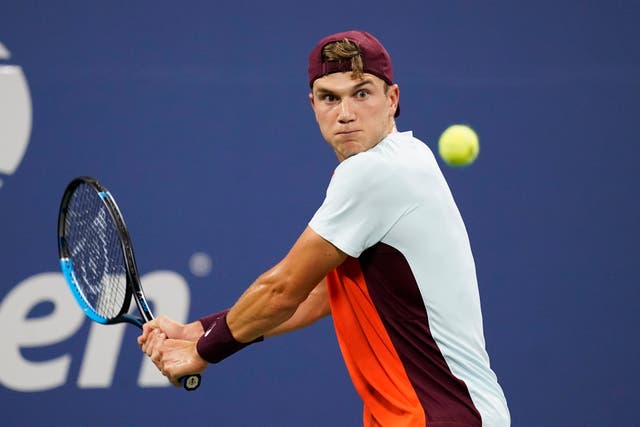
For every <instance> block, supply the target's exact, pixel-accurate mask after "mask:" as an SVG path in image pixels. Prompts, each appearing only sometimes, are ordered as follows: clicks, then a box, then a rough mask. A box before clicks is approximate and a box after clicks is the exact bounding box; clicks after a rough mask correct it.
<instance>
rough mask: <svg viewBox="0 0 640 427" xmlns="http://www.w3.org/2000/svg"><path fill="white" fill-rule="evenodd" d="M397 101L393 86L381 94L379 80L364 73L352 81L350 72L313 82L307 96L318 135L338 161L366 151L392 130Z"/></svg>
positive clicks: (329, 75) (397, 92)
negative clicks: (332, 151)
mask: <svg viewBox="0 0 640 427" xmlns="http://www.w3.org/2000/svg"><path fill="white" fill-rule="evenodd" d="M398 98H399V89H398V86H397V85H392V86H390V87H389V88H388V90H387V91H386V92H385V83H384V81H383V80H382V79H380V78H378V77H376V76H374V75H372V74H368V73H365V74H364V75H363V77H362V78H361V79H355V80H354V79H352V78H351V72H350V71H349V72H345V73H332V74H328V75H326V76H324V77H321V78H319V79H317V80H316V81H315V82H313V88H312V92H311V93H310V94H309V99H310V100H311V106H312V108H313V111H314V113H315V116H316V121H317V122H318V125H319V126H320V132H321V133H322V136H323V137H324V139H325V140H326V141H327V142H328V143H329V145H331V147H333V150H334V151H335V152H336V154H337V156H338V160H339V161H343V160H344V159H346V158H348V157H351V156H353V155H354V154H358V153H361V152H363V151H366V150H368V149H370V148H371V147H373V146H375V145H376V144H377V143H378V142H380V141H381V140H382V139H383V138H384V137H385V136H387V135H388V134H389V133H391V132H392V131H395V122H394V120H393V115H394V113H395V110H396V107H397V105H398Z"/></svg>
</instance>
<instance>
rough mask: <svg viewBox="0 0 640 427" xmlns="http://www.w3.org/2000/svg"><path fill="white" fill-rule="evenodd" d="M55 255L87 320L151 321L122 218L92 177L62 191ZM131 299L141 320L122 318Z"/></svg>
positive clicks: (109, 195)
mask: <svg viewBox="0 0 640 427" xmlns="http://www.w3.org/2000/svg"><path fill="white" fill-rule="evenodd" d="M58 252H59V258H60V267H61V270H62V273H63V274H64V277H65V279H66V281H67V284H68V285H69V287H70V289H71V292H72V294H73V296H74V297H75V299H76V301H77V302H78V304H79V305H80V307H81V308H82V310H83V311H84V312H85V314H86V315H87V316H88V317H89V318H90V319H91V320H93V321H96V322H98V323H102V324H111V323H120V322H129V323H133V324H136V325H137V326H141V325H142V324H143V323H145V322H146V321H148V320H151V319H152V318H153V316H152V315H151V312H150V310H149V307H148V304H147V303H146V301H145V300H144V294H143V293H142V289H141V286H140V280H139V277H138V273H137V267H136V264H135V259H134V257H133V247H132V245H131V239H130V237H129V232H128V230H127V227H126V224H125V222H124V218H123V217H122V214H121V212H120V209H119V208H118V205H117V204H116V202H115V199H114V198H113V196H111V194H110V193H109V191H108V190H107V189H106V188H105V187H104V186H103V185H101V184H100V183H99V182H98V181H97V180H96V179H94V178H91V177H78V178H75V179H74V180H72V181H71V182H70V183H69V185H68V186H67V188H66V189H65V191H64V193H63V196H62V201H61V203H60V210H59V215H58ZM132 295H134V296H135V298H136V303H137V304H138V308H139V309H140V313H141V314H142V317H143V319H138V318H135V317H132V316H129V315H127V314H126V313H127V312H128V310H129V307H130V304H131V297H132ZM138 298H140V299H141V300H142V302H140V301H138Z"/></svg>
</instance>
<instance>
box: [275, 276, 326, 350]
mask: <svg viewBox="0 0 640 427" xmlns="http://www.w3.org/2000/svg"><path fill="white" fill-rule="evenodd" d="M330 313H331V307H330V305H329V291H328V289H327V282H326V280H325V279H323V280H322V282H320V283H318V285H317V286H316V287H315V288H313V290H312V291H311V292H310V293H309V296H308V297H307V299H306V300H304V301H303V302H302V303H301V304H300V305H299V306H298V309H297V310H296V312H295V313H294V314H293V316H291V317H290V318H289V319H288V320H286V321H284V322H283V323H281V324H279V325H278V326H276V327H275V328H273V329H272V330H270V331H269V332H267V333H265V334H264V336H265V338H266V337H272V336H275V335H280V334H286V333H288V332H293V331H295V330H298V329H301V328H305V327H307V326H309V325H311V324H312V323H314V322H316V321H317V320H320V319H322V318H323V317H325V316H328V315H329V314H330Z"/></svg>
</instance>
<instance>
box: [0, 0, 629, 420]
mask: <svg viewBox="0 0 640 427" xmlns="http://www.w3.org/2000/svg"><path fill="white" fill-rule="evenodd" d="M307 3H308V4H307ZM639 19H640V3H639V2H636V1H614V2H605V1H600V2H596V1H578V0H573V1H558V2H548V1H542V2H533V3H531V2H512V1H484V2H480V1H461V0H453V1H447V2H443V1H406V0H398V1H395V2H391V3H390V2H382V1H379V0H373V1H369V2H362V1H360V2H352V1H336V0H327V1H324V2H313V3H311V2H304V1H294V0H276V1H247V0H238V1H234V2H213V1H210V2H205V1H193V2H181V3H178V2H166V1H154V2H151V1H136V2H86V1H77V0H76V1H67V2H35V1H28V0H27V1H19V2H18V1H8V0H0V241H1V242H2V244H1V245H0V304H1V305H0V325H2V326H0V384H1V385H0V402H2V412H1V415H0V423H1V424H3V425H60V426H63V425H64V426H68V425H87V424H88V422H87V421H86V419H87V418H88V419H90V420H91V423H92V424H94V425H187V424H190V423H193V422H195V421H197V422H199V423H200V422H204V423H207V424H209V425H218V426H328V425H331V426H357V425H359V424H360V423H361V421H360V420H361V403H360V401H359V398H358V396H357V395H356V393H355V391H354V390H353V388H352V386H351V383H350V381H349V378H348V376H347V373H346V370H345V368H344V366H343V363H342V359H341V357H340V354H339V350H338V347H337V344H336V342H335V336H334V333H333V329H332V325H331V320H330V319H325V320H323V321H321V322H319V323H317V324H315V325H313V326H312V327H310V328H308V329H307V330H304V331H299V332H296V333H293V334H290V335H288V336H282V337H277V338H274V339H271V340H268V341H267V342H265V343H263V344H261V345H257V346H253V347H251V348H249V349H247V350H246V351H244V352H241V353H239V354H238V355H237V356H235V357H233V358H231V359H228V360H226V361H225V362H223V363H222V364H220V365H217V366H213V367H210V368H209V369H208V370H207V371H206V373H205V375H204V383H203V386H202V387H201V388H200V389H199V390H198V391H197V392H194V393H186V392H183V391H181V390H178V389H174V388H172V387H168V386H166V383H165V382H164V381H163V379H162V378H161V377H159V376H158V375H157V374H156V373H155V372H154V371H153V369H150V367H149V365H148V362H145V361H144V358H143V357H142V355H141V354H140V353H139V351H138V348H137V345H136V343H135V337H136V335H137V331H136V330H135V328H126V327H123V328H118V327H114V328H106V327H100V326H97V325H90V323H89V321H88V320H86V321H85V320H84V318H83V317H82V315H81V313H79V312H78V310H77V308H76V307H75V306H73V302H72V301H71V300H70V299H69V298H70V295H69V294H68V291H67V289H66V288H65V285H64V282H63V280H62V277H61V275H60V273H59V270H58V265H57V246H56V220H57V210H58V204H59V200H60V196H61V194H62V191H63V189H64V187H65V186H66V184H67V183H68V181H69V180H71V179H72V178H73V177H75V176H77V175H85V174H86V175H93V176H95V177H97V178H99V179H100V180H101V181H102V182H103V183H104V184H105V185H106V186H108V187H109V188H110V189H111V191H112V192H113V193H114V194H115V196H116V198H117V199H118V202H119V204H120V207H121V208H122V210H123V211H124V214H125V218H126V220H127V222H128V225H129V227H130V229H131V234H132V237H133V240H134V244H135V247H136V253H137V259H138V263H139V268H140V270H141V273H142V274H143V275H144V276H143V284H144V285H145V288H147V291H148V293H149V294H150V296H151V297H152V299H153V300H154V304H155V305H156V311H158V312H164V313H167V314H171V315H173V316H175V317H178V318H183V319H184V320H186V319H190V320H193V319H195V318H197V317H199V316H201V315H204V314H208V313H210V312H213V311H217V310H219V309H221V308H224V307H227V306H229V305H231V304H232V303H233V302H234V301H235V299H236V298H237V297H238V296H239V295H240V293H241V292H242V291H243V290H244V288H245V287H246V286H247V285H248V284H249V283H250V282H251V281H252V280H253V279H254V278H255V277H256V276H257V275H259V274H260V273H261V272H263V271H264V270H266V269H267V268H269V267H271V266H272V265H273V264H274V263H275V262H276V261H278V260H279V259H280V257H282V256H283V255H284V254H285V252H286V251H287V249H288V248H289V247H290V245H291V244H292V243H293V241H294V240H295V238H296V237H297V235H298V233H300V232H301V231H302V229H303V228H304V226H305V225H306V222H307V221H308V220H309V219H310V217H311V215H312V214H313V212H314V211H315V209H316V208H317V207H318V206H319V204H320V203H321V201H322V199H323V194H324V190H325V187H326V185H327V183H328V180H329V178H330V176H331V173H332V170H333V168H334V167H335V165H336V160H335V158H334V155H333V153H332V152H331V150H330V149H329V148H328V147H327V146H326V145H325V143H324V141H323V140H322V138H321V136H320V133H319V131H318V129H317V127H316V124H315V121H314V118H313V115H312V112H311V109H310V107H309V105H308V104H309V103H308V100H307V93H308V87H307V83H306V61H307V55H308V52H309V50H310V49H311V48H312V47H313V45H314V44H315V42H316V41H317V40H319V39H320V38H321V37H322V36H324V35H326V34H328V33H330V32H335V31H341V30H346V29H353V28H359V29H365V30H368V31H370V32H372V33H374V34H375V35H376V36H378V38H379V39H380V40H381V41H382V42H383V43H384V44H385V45H386V47H387V49H388V50H389V52H390V53H391V56H392V58H393V60H394V65H395V71H396V78H397V81H398V83H399V85H400V89H401V104H402V115H401V116H400V118H399V120H398V127H399V129H400V130H413V131H414V133H415V135H416V136H418V137H419V138H421V139H423V140H424V141H425V142H426V143H427V145H429V146H430V147H431V148H432V149H433V150H435V149H436V148H437V140H438V137H439V135H440V134H441V133H442V131H443V130H444V129H445V128H446V127H447V126H449V125H451V124H454V123H466V124H470V125H471V126H473V127H474V128H475V129H476V131H477V132H478V134H479V137H480V142H481V152H480V156H479V158H478V160H477V161H476V163H475V164H473V165H472V166H471V167H468V168H463V169H453V168H450V167H447V166H446V165H444V164H442V167H443V170H444V173H445V175H446V177H447V179H448V180H449V183H450V186H451V188H452V191H453V193H454V196H455V198H456V200H457V202H458V204H459V207H460V210H461V211H462V214H463V217H464V218H465V222H466V225H467V228H468V230H469V234H470V237H471V243H472V247H473V250H474V254H475V257H476V261H477V268H478V276H479V283H480V292H481V298H482V304H483V311H484V322H485V334H486V340H487V347H488V350H489V353H490V356H491V362H492V365H493V367H494V369H495V371H496V372H497V374H498V377H499V380H500V382H501V384H502V385H503V387H504V390H505V393H506V395H507V399H508V401H509V405H510V409H511V413H512V418H513V425H515V426H542V425H545V426H551V425H554V426H555V425H557V426H631V425H638V420H637V408H638V405H639V404H640V399H639V398H638V393H637V384H638V383H639V382H640V369H639V368H638V360H640V346H639V344H638V341H637V329H638V326H639V324H638V320H637V319H638V316H637V310H638V297H639V296H640V292H639V291H638V279H637V277H638V276H637V273H636V271H637V269H638V259H639V255H640V254H639V251H638V246H637V241H638V238H639V237H640V236H639V233H638V232H639V227H638V220H639V219H640V203H639V202H638V184H639V178H640V173H639V172H638V166H637V164H636V163H637V160H638V157H639V155H640V148H639V147H640V145H639V144H638V130H637V129H638V121H639V119H640V102H638V100H639V99H640V48H639V47H638V46H639V45H640V43H639V42H640V29H639V27H638V25H637V22H638V20H639ZM107 330H108V331H107Z"/></svg>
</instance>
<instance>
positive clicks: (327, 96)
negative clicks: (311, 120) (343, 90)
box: [322, 94, 336, 102]
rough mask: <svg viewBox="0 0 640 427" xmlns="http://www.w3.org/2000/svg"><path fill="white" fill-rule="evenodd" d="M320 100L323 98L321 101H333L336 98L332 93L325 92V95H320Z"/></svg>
mask: <svg viewBox="0 0 640 427" xmlns="http://www.w3.org/2000/svg"><path fill="white" fill-rule="evenodd" d="M322 100H323V101H325V102H333V101H335V100H336V97H335V96H333V95H329V94H327V95H324V96H323V97H322Z"/></svg>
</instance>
